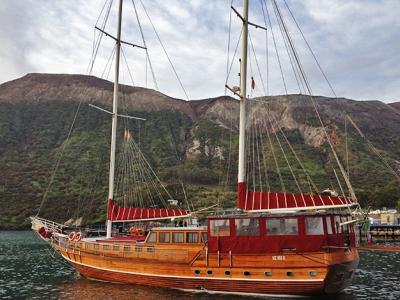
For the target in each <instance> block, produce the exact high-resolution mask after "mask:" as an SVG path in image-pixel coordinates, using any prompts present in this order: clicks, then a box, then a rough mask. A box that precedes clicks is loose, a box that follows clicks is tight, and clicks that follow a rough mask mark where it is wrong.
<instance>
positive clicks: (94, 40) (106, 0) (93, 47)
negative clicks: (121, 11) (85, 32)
mask: <svg viewBox="0 0 400 300" xmlns="http://www.w3.org/2000/svg"><path fill="white" fill-rule="evenodd" d="M107 2H108V0H105V1H104V4H103V7H102V9H101V11H100V14H99V16H98V17H97V20H96V25H95V27H96V26H97V24H98V23H99V20H100V17H101V15H102V14H103V11H104V8H105V7H106V4H107ZM95 48H96V28H94V29H93V44H92V55H91V56H90V60H89V64H88V66H87V68H86V74H87V73H88V72H89V67H90V63H91V61H92V59H93V56H94V49H95Z"/></svg>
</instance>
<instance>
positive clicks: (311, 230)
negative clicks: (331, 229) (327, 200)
mask: <svg viewBox="0 0 400 300" xmlns="http://www.w3.org/2000/svg"><path fill="white" fill-rule="evenodd" d="M306 234H308V235H321V234H324V225H323V224H322V217H307V218H306Z"/></svg>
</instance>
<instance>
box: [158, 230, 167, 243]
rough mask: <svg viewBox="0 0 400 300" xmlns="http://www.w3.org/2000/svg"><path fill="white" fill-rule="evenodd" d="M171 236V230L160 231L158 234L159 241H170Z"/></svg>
mask: <svg viewBox="0 0 400 300" xmlns="http://www.w3.org/2000/svg"><path fill="white" fill-rule="evenodd" d="M169 236H170V234H169V232H160V233H159V234H158V241H159V242H160V243H169V241H170V237H169Z"/></svg>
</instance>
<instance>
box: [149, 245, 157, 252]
mask: <svg viewBox="0 0 400 300" xmlns="http://www.w3.org/2000/svg"><path fill="white" fill-rule="evenodd" d="M147 252H148V253H154V252H156V248H154V246H149V247H147Z"/></svg>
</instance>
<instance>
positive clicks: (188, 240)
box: [186, 232, 199, 244]
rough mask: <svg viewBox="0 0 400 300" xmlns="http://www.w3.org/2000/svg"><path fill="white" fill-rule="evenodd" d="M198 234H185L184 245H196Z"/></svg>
mask: <svg viewBox="0 0 400 300" xmlns="http://www.w3.org/2000/svg"><path fill="white" fill-rule="evenodd" d="M198 242H199V234H198V233H197V232H186V243H193V244H195V243H198Z"/></svg>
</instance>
